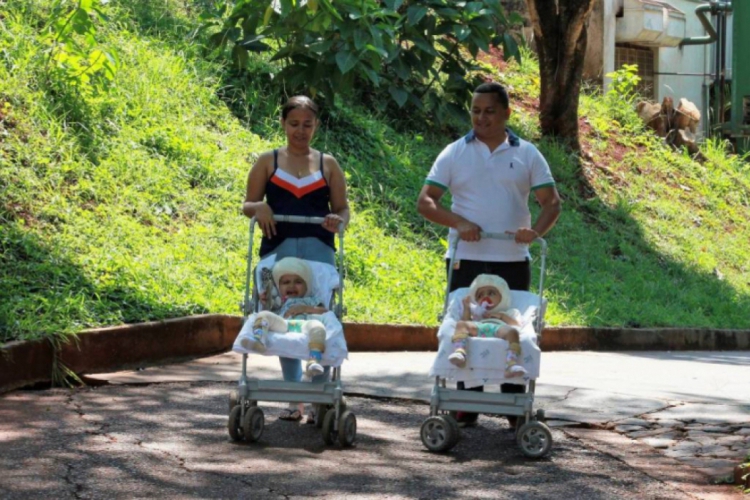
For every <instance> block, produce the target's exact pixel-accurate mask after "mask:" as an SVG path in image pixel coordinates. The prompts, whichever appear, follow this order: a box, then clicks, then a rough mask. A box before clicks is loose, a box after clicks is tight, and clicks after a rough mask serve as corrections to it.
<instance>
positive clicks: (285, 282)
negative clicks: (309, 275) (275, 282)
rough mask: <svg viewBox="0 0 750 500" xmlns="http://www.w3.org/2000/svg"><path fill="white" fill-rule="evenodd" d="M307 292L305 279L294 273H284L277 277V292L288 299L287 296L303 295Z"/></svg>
mask: <svg viewBox="0 0 750 500" xmlns="http://www.w3.org/2000/svg"><path fill="white" fill-rule="evenodd" d="M306 293H307V284H306V283H305V280H303V279H302V278H301V277H299V276H297V275H296V274H285V275H283V276H282V277H281V278H280V279H279V294H280V295H281V296H282V297H284V298H285V299H288V298H289V297H304V296H305V294H306Z"/></svg>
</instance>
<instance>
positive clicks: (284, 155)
mask: <svg viewBox="0 0 750 500" xmlns="http://www.w3.org/2000/svg"><path fill="white" fill-rule="evenodd" d="M281 126H282V128H283V129H284V133H285V134H286V146H285V147H282V148H279V149H274V150H273V151H267V152H265V153H263V154H262V155H261V156H260V158H258V161H257V162H255V165H253V168H252V169H251V170H250V173H249V175H248V178H247V193H246V195H245V202H244V203H243V204H242V213H244V214H245V215H246V216H247V217H253V216H254V217H255V220H256V221H257V222H258V225H259V226H260V228H261V231H262V232H263V238H262V239H261V244H260V257H261V258H264V257H266V256H268V255H272V254H275V255H276V260H279V259H281V258H283V257H297V258H300V259H305V260H313V261H318V262H326V263H328V264H331V265H335V260H334V259H335V248H334V237H335V234H336V233H337V232H338V228H339V224H341V223H342V222H343V224H344V227H346V225H347V224H348V223H349V203H348V201H347V197H346V180H345V178H344V172H343V171H342V170H341V167H340V166H339V164H338V162H337V161H336V159H335V158H334V157H332V156H331V155H327V154H324V153H322V152H320V151H317V150H315V149H313V148H311V147H310V142H311V141H312V138H313V136H314V135H315V130H316V129H317V127H318V107H317V106H316V104H315V103H314V102H313V101H312V99H310V98H309V97H305V96H295V97H292V98H291V99H289V100H288V101H287V102H286V104H284V106H283V107H282V109H281ZM274 214H279V215H302V216H307V217H324V221H323V224H322V225H321V226H314V225H311V224H294V223H284V222H280V223H276V222H275V221H274V220H273V216H274ZM279 360H280V361H281V370H282V372H283V374H284V380H286V381H289V382H299V381H300V380H301V379H302V362H301V361H300V360H298V359H292V358H279ZM328 372H329V370H328V369H326V372H325V373H324V374H322V375H319V376H317V377H314V378H313V379H312V381H313V382H314V383H317V382H323V381H325V380H327V379H328ZM279 418H281V419H284V420H300V419H301V418H302V409H301V408H298V407H295V406H294V405H291V406H290V407H289V408H287V409H286V410H284V411H283V412H282V414H281V415H280V417H279ZM312 421H314V415H310V416H309V417H308V422H310V423H312Z"/></svg>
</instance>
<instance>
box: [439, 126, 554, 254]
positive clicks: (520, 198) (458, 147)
mask: <svg viewBox="0 0 750 500" xmlns="http://www.w3.org/2000/svg"><path fill="white" fill-rule="evenodd" d="M506 131H507V133H508V136H507V138H506V140H505V142H504V143H502V144H501V145H500V146H499V147H498V148H497V149H495V151H490V148H489V147H488V146H487V145H486V144H485V143H483V142H482V141H480V140H478V139H477V138H476V136H475V135H474V131H471V132H469V133H468V134H467V135H466V136H464V137H462V138H461V139H459V140H457V141H456V142H454V143H452V144H450V145H448V146H447V147H446V148H445V149H444V150H443V151H442V152H441V153H440V155H439V156H438V157H437V160H435V163H434V164H433V165H432V168H431V169H430V173H429V174H428V175H427V179H426V180H425V184H429V185H432V186H437V187H440V188H442V189H444V190H446V191H450V193H451V196H452V197H453V204H452V205H451V210H452V211H453V212H454V213H456V214H458V215H460V216H462V217H464V218H465V219H466V220H469V221H471V222H473V223H475V224H477V225H478V226H479V227H481V228H482V230H483V231H488V232H494V233H504V232H506V231H513V232H515V231H516V230H517V229H518V228H520V227H531V212H529V195H530V193H531V191H534V190H536V189H539V188H542V187H549V186H554V185H555V180H554V179H553V178H552V173H551V172H550V169H549V165H548V164H547V161H546V160H545V159H544V157H543V156H542V154H541V153H540V152H539V150H537V149H536V147H535V146H534V145H533V144H531V143H530V142H527V141H524V140H523V139H521V138H519V137H518V136H517V135H515V134H514V133H513V132H511V131H510V130H509V129H506ZM457 237H458V232H457V231H456V230H455V229H451V230H450V231H449V233H448V240H449V243H450V244H452V243H453V241H455V238H457ZM449 248H450V247H449ZM528 256H529V249H528V245H519V244H517V243H515V242H514V241H505V240H494V239H483V240H481V241H478V242H473V243H470V242H465V241H461V242H459V244H458V251H457V258H459V259H466V260H479V261H490V262H517V261H522V260H525V259H526V258H527V257H528ZM446 257H448V254H447V253H446Z"/></svg>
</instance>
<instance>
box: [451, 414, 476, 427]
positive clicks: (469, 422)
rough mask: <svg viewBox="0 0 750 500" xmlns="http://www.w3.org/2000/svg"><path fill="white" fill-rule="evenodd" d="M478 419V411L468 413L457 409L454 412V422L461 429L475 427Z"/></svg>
mask: <svg viewBox="0 0 750 500" xmlns="http://www.w3.org/2000/svg"><path fill="white" fill-rule="evenodd" d="M478 419H479V414H478V413H468V412H465V411H459V412H458V413H456V422H458V426H459V427H460V428H462V429H463V428H464V427H475V426H476V425H477V420H478Z"/></svg>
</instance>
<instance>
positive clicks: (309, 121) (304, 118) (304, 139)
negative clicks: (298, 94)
mask: <svg viewBox="0 0 750 500" xmlns="http://www.w3.org/2000/svg"><path fill="white" fill-rule="evenodd" d="M317 125H318V118H317V117H316V116H315V113H313V112H312V111H310V110H309V109H306V108H296V109H293V110H291V111H290V112H289V114H288V115H286V119H284V118H282V119H281V126H282V127H284V132H285V133H286V142H287V144H288V145H290V146H295V147H297V148H307V147H309V146H310V141H312V138H313V134H315V128H316V127H317Z"/></svg>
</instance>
